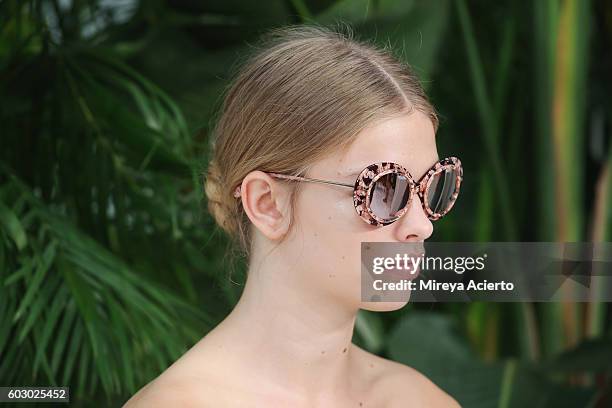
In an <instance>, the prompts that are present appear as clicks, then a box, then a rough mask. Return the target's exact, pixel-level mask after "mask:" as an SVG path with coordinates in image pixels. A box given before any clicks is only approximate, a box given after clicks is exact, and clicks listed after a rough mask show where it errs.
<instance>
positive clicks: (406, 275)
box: [378, 251, 425, 281]
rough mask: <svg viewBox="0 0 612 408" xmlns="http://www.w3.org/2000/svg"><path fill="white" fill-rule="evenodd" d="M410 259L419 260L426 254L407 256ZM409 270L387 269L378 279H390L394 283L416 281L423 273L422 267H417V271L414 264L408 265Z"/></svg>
mask: <svg viewBox="0 0 612 408" xmlns="http://www.w3.org/2000/svg"><path fill="white" fill-rule="evenodd" d="M406 255H407V256H408V257H409V258H419V257H421V256H424V255H425V252H424V251H422V252H419V253H409V254H406ZM408 266H409V267H408V268H405V269H404V268H401V269H397V268H393V269H386V270H385V271H384V272H383V273H382V274H381V275H378V277H379V278H380V277H382V279H385V278H386V279H389V280H392V281H398V280H404V279H405V280H410V281H411V280H414V279H416V278H417V277H418V276H419V275H420V273H421V267H420V265H419V266H417V268H416V270H415V269H413V264H412V262H409V263H408Z"/></svg>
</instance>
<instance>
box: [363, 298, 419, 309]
mask: <svg viewBox="0 0 612 408" xmlns="http://www.w3.org/2000/svg"><path fill="white" fill-rule="evenodd" d="M407 304H408V299H406V301H401V302H399V301H398V302H361V305H360V308H361V309H364V310H369V311H371V312H392V311H394V310H398V309H401V308H402V307H404V306H406V305H407Z"/></svg>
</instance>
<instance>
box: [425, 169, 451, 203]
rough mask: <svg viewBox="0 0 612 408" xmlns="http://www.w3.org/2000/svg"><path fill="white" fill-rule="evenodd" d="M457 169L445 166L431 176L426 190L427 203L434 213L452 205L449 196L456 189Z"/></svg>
mask: <svg viewBox="0 0 612 408" xmlns="http://www.w3.org/2000/svg"><path fill="white" fill-rule="evenodd" d="M456 181H457V170H455V169H452V168H446V169H445V170H443V171H441V172H439V173H436V174H434V175H433V176H432V180H431V184H430V185H429V190H427V205H429V208H430V209H431V211H433V212H434V213H435V214H440V213H442V212H444V211H446V210H447V209H449V208H450V207H451V205H452V202H451V197H452V196H453V193H454V192H455V191H456V190H457V184H456Z"/></svg>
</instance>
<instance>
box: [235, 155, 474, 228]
mask: <svg viewBox="0 0 612 408" xmlns="http://www.w3.org/2000/svg"><path fill="white" fill-rule="evenodd" d="M266 173H267V174H269V175H271V176H273V177H275V178H279V179H285V180H292V181H307V182H312V183H323V184H331V185H335V186H342V187H350V188H352V189H353V204H354V206H355V210H356V211H357V214H358V215H359V217H361V219H362V220H364V221H365V222H367V223H368V224H370V225H375V226H383V225H388V224H391V223H393V222H395V221H397V220H398V219H399V218H400V217H401V216H402V215H404V214H405V213H406V211H408V208H409V207H410V203H411V202H412V199H413V198H414V196H415V195H417V196H418V197H419V198H420V199H421V204H422V206H423V210H424V211H425V213H426V214H427V217H428V218H429V219H430V220H432V221H435V220H438V219H440V218H441V217H443V216H444V215H446V214H447V213H448V212H449V211H450V209H451V208H453V205H455V201H456V200H457V197H458V196H459V189H460V187H461V181H462V180H463V168H462V167H461V161H460V160H459V159H458V158H457V157H447V158H444V159H442V160H440V161H438V162H437V163H435V164H434V165H433V166H432V167H431V168H430V169H429V170H428V171H427V172H425V174H424V175H423V177H421V179H419V180H418V181H415V180H414V179H413V178H412V175H411V174H410V173H409V172H408V171H407V170H406V169H405V168H404V167H403V166H401V165H399V164H397V163H392V162H380V163H374V164H371V165H369V166H368V167H366V168H365V169H363V170H362V171H361V173H359V175H358V176H357V180H355V184H346V183H339V182H335V181H328V180H320V179H313V178H308V177H302V176H290V175H287V174H280V173H269V172H266ZM234 197H236V198H238V197H240V186H238V187H236V189H235V190H234Z"/></svg>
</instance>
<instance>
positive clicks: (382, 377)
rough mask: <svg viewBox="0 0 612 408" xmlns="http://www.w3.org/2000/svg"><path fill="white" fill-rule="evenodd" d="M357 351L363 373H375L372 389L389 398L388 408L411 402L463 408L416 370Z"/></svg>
mask: <svg viewBox="0 0 612 408" xmlns="http://www.w3.org/2000/svg"><path fill="white" fill-rule="evenodd" d="M354 347H355V351H356V354H357V355H358V356H359V358H360V360H361V364H364V365H365V367H364V368H363V370H364V371H366V372H367V371H368V369H370V371H372V372H373V375H372V380H373V381H372V382H373V385H372V387H373V388H376V393H377V394H379V395H386V396H388V398H386V401H385V402H386V403H385V406H388V407H396V406H397V407H405V406H406V402H407V401H409V402H411V403H412V404H414V406H419V407H420V406H423V407H431V408H459V407H460V405H459V403H458V402H457V401H455V399H454V398H453V397H451V396H450V395H448V394H447V393H446V392H445V391H443V390H442V389H441V388H440V387H438V386H437V385H436V384H434V383H433V381H431V380H430V379H429V378H427V377H426V376H425V375H423V374H421V373H420V372H418V371H417V370H415V369H414V368H412V367H409V366H406V365H404V364H401V363H398V362H395V361H392V360H387V359H385V358H382V357H380V356H377V355H375V354H372V353H370V352H368V351H366V350H363V349H361V348H359V347H357V346H354Z"/></svg>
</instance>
